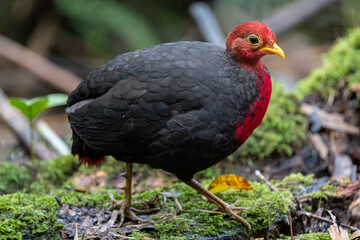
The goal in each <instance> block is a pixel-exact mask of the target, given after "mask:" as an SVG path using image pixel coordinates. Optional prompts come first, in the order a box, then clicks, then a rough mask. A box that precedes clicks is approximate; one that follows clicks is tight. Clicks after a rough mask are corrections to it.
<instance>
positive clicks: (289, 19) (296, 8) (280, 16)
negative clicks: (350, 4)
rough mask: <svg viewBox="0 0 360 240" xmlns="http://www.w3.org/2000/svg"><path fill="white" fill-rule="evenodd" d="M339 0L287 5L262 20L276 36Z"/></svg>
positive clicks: (312, 0) (300, 2) (316, 0)
mask: <svg viewBox="0 0 360 240" xmlns="http://www.w3.org/2000/svg"><path fill="white" fill-rule="evenodd" d="M336 1H337V0H303V1H295V2H293V3H290V4H286V5H285V6H284V7H283V8H281V9H280V10H278V11H276V12H275V13H274V14H272V15H271V16H270V17H269V18H266V19H263V20H261V21H262V22H263V23H265V24H267V25H268V26H269V27H270V28H271V29H272V30H273V31H274V33H275V34H276V35H278V34H281V33H284V32H286V31H287V30H289V29H291V28H293V27H295V26H296V25H298V24H299V23H301V22H303V21H304V20H306V19H308V18H309V17H311V16H312V15H314V14H315V13H317V12H319V11H320V10H322V9H323V8H324V7H327V6H329V5H330V4H333V3H334V2H336Z"/></svg>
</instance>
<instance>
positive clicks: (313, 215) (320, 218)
mask: <svg viewBox="0 0 360 240" xmlns="http://www.w3.org/2000/svg"><path fill="white" fill-rule="evenodd" d="M296 213H297V214H299V215H304V216H307V217H309V218H315V219H318V220H320V221H324V222H327V223H331V224H334V223H335V222H334V221H333V220H330V219H327V218H324V217H320V216H317V215H315V214H313V213H309V212H305V211H297V212H296ZM339 225H340V226H343V227H345V228H348V229H350V230H352V231H358V230H359V229H358V228H356V227H353V226H350V225H347V224H344V223H339Z"/></svg>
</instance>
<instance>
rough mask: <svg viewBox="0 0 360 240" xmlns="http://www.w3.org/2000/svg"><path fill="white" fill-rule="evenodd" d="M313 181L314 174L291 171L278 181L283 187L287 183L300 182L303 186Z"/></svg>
mask: <svg viewBox="0 0 360 240" xmlns="http://www.w3.org/2000/svg"><path fill="white" fill-rule="evenodd" d="M313 181H314V174H309V175H303V174H302V173H291V174H290V175H288V176H286V177H284V178H283V180H282V181H281V182H280V183H279V186H282V187H285V186H289V185H291V184H292V185H295V184H297V183H301V184H303V185H305V186H307V185H309V184H311V183H312V182H313Z"/></svg>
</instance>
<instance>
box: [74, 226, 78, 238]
mask: <svg viewBox="0 0 360 240" xmlns="http://www.w3.org/2000/svg"><path fill="white" fill-rule="evenodd" d="M74 240H79V230H78V223H75V235H74Z"/></svg>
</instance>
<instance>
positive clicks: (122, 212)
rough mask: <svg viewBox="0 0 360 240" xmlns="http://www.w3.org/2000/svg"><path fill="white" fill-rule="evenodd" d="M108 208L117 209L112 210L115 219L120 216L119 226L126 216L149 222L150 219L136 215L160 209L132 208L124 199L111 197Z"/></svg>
mask: <svg viewBox="0 0 360 240" xmlns="http://www.w3.org/2000/svg"><path fill="white" fill-rule="evenodd" d="M119 208H120V209H119ZM109 209H118V210H114V211H113V212H115V213H116V219H117V218H118V217H120V223H119V227H121V226H122V225H123V224H124V222H125V219H126V218H129V219H131V221H133V222H137V223H151V221H150V220H148V219H144V218H141V217H139V216H138V215H147V214H151V213H155V212H158V211H160V209H159V208H151V209H137V208H134V207H132V206H131V203H128V202H127V201H126V200H125V199H124V200H121V201H116V200H113V199H112V201H111V205H110V208H109ZM114 217H115V216H114Z"/></svg>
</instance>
